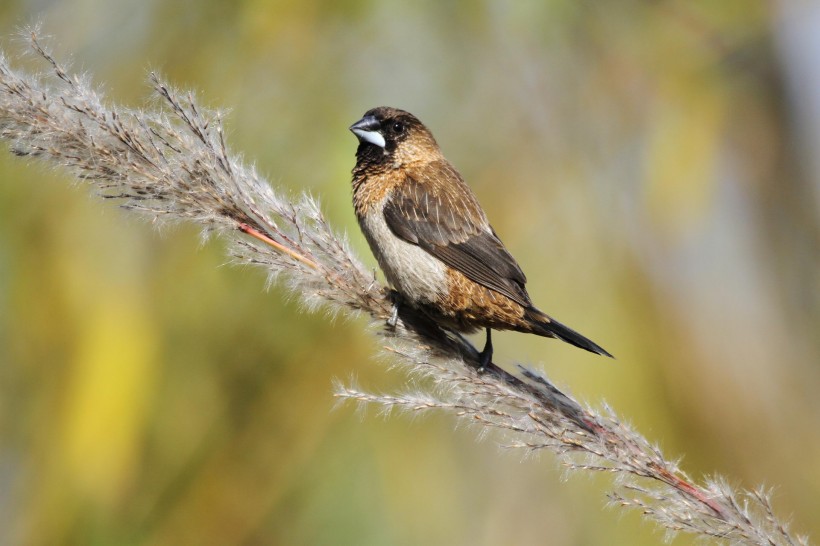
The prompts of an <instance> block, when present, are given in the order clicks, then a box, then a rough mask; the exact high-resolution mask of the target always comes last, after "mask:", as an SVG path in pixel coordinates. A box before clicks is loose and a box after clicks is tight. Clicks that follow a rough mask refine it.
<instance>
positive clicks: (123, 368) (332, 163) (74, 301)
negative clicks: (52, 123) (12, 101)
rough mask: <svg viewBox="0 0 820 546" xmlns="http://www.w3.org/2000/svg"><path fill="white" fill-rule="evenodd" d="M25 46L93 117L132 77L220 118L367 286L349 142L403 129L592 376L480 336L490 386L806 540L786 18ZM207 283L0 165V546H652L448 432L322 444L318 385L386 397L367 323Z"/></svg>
mask: <svg viewBox="0 0 820 546" xmlns="http://www.w3.org/2000/svg"><path fill="white" fill-rule="evenodd" d="M37 21H42V22H43V25H44V27H43V33H44V34H50V35H51V36H52V37H53V38H52V41H51V42H50V43H51V46H52V48H53V49H54V50H55V52H56V53H57V56H58V58H62V59H64V60H71V61H72V62H73V66H74V69H75V70H78V71H88V72H89V73H91V74H93V76H94V78H95V80H96V81H97V82H98V83H99V85H100V87H101V89H102V90H103V92H104V93H106V94H107V96H108V98H109V99H110V100H111V101H116V102H117V103H123V104H126V105H129V106H133V107H150V106H152V105H154V104H155V102H154V101H153V100H152V99H150V92H149V87H148V86H147V85H146V83H145V80H146V76H147V74H148V72H149V71H150V70H157V71H159V72H161V73H162V74H163V75H164V76H165V77H166V78H167V79H168V80H169V81H170V82H171V83H172V84H174V85H176V86H179V87H183V88H190V89H193V90H194V91H195V92H196V93H197V94H198V96H199V98H200V101H201V102H202V103H203V104H204V105H207V106H210V107H219V108H228V109H230V110H231V114H230V117H229V119H228V122H227V129H228V142H229V146H230V147H231V148H232V149H233V150H234V151H235V152H241V153H242V154H244V156H245V157H246V158H247V161H249V162H254V163H255V164H256V165H257V166H258V168H259V170H260V172H262V173H263V174H264V175H266V176H267V177H268V179H269V180H270V181H271V183H272V184H274V185H275V186H277V187H278V188H283V189H286V190H287V191H289V192H291V193H296V192H300V191H303V190H308V191H310V192H312V193H313V194H315V195H317V196H319V197H320V199H321V200H322V202H323V206H324V209H325V210H326V212H327V215H328V216H329V217H330V219H331V220H332V222H333V223H334V225H335V226H337V228H338V230H346V231H348V232H349V233H350V235H351V238H352V239H353V243H354V245H355V247H356V248H357V250H358V252H359V253H360V254H361V256H362V257H363V258H364V259H365V260H366V261H367V263H368V264H371V265H373V266H374V267H375V261H374V260H373V259H372V257H371V255H370V253H369V251H368V249H367V246H366V244H365V242H364V240H363V238H362V237H361V235H360V234H359V231H358V228H357V226H356V224H355V219H354V216H353V212H352V208H351V205H350V183H349V176H350V175H349V172H350V169H351V168H352V166H353V164H354V157H353V156H354V152H355V149H356V141H355V138H354V137H353V135H351V134H350V133H349V132H348V131H347V127H348V126H349V125H350V124H351V123H352V122H354V121H356V120H357V119H359V117H360V116H361V114H362V113H363V112H364V111H365V110H367V109H369V108H371V107H373V106H377V105H391V106H397V107H401V108H404V109H407V110H409V111H411V112H413V113H415V114H416V115H417V116H418V117H419V118H421V119H422V121H424V122H425V123H426V124H427V125H428V126H429V127H430V128H431V130H432V131H433V132H434V134H435V135H436V137H437V139H438V141H439V143H440V144H441V146H442V148H443V150H444V152H445V154H446V155H447V157H448V158H449V159H450V160H451V161H452V162H453V163H454V164H455V165H456V166H457V168H459V169H460V171H461V172H462V174H463V175H464V176H465V178H466V180H467V181H468V182H469V183H470V185H471V186H472V187H473V188H474V190H475V191H476V193H477V194H478V196H479V198H480V200H481V201H482V203H483V204H484V207H485V208H486V210H487V213H488V215H489V217H490V218H491V220H492V221H493V224H494V227H495V229H496V231H497V232H498V233H499V234H500V235H501V237H502V238H503V240H504V241H505V243H506V244H507V246H508V247H509V248H510V249H511V251H512V252H513V254H514V255H515V256H516V257H517V258H518V260H519V262H520V263H521V265H522V267H523V269H524V270H525V271H526V273H527V275H528V277H529V279H530V282H529V284H528V287H529V290H530V293H531V295H532V296H533V299H534V301H535V302H536V303H537V305H538V306H539V307H541V308H542V309H545V310H547V311H549V312H550V313H551V314H553V315H555V316H556V317H557V318H559V319H560V320H562V321H563V322H565V323H567V324H569V325H571V326H573V327H575V328H577V329H579V330H580V331H581V332H583V333H584V334H586V335H588V336H589V337H591V338H592V339H594V340H595V341H597V342H598V343H600V344H601V345H603V346H604V347H606V348H607V349H608V350H610V351H611V352H612V353H613V354H615V355H616V356H617V360H616V361H608V360H604V359H602V358H599V357H595V356H593V355H590V354H587V353H585V352H582V351H579V350H577V349H575V348H573V347H570V346H569V345H565V344H560V343H557V342H553V341H548V340H544V339H541V338H536V337H534V336H524V335H521V334H515V333H502V334H498V335H497V336H496V337H495V338H494V339H496V340H497V343H496V355H497V357H498V360H499V362H500V363H502V364H505V365H507V366H508V367H512V366H513V365H514V364H515V363H516V362H523V363H528V364H532V365H535V366H538V367H540V368H542V369H544V370H545V371H546V373H547V374H548V375H549V376H550V377H551V378H552V379H553V380H555V381H556V382H557V383H558V384H559V385H562V386H565V387H567V388H568V389H569V390H570V391H572V392H573V393H574V394H575V395H576V396H578V397H580V398H581V399H583V400H586V401H588V402H590V403H592V404H593V405H600V404H601V403H602V401H604V400H606V401H607V402H608V403H610V404H611V405H612V406H613V407H614V408H615V409H616V411H617V412H618V413H619V415H620V416H621V417H622V418H624V419H625V420H627V421H630V422H632V423H633V424H634V425H635V426H636V427H637V429H638V430H639V431H641V432H642V433H643V434H645V435H646V436H647V437H648V438H649V439H650V440H652V441H653V442H656V443H657V444H659V445H660V446H661V448H662V449H663V450H664V451H665V453H666V455H667V456H668V457H670V458H676V457H683V458H684V459H683V463H682V464H683V467H684V468H685V469H686V471H687V472H689V473H690V475H692V476H693V477H694V478H696V479H701V478H703V477H705V476H712V475H714V474H720V475H723V476H725V477H726V478H727V479H728V480H729V482H730V483H732V484H734V485H736V486H739V487H746V488H753V487H756V486H758V485H761V484H764V485H767V486H771V487H773V488H774V499H775V507H776V510H777V512H778V514H779V515H780V516H781V517H783V518H784V519H791V520H792V521H793V526H794V528H795V529H796V530H797V531H799V532H802V533H808V534H810V535H812V536H813V538H814V540H820V518H818V517H817V515H818V514H819V513H820V396H818V394H817V393H818V391H820V153H818V150H820V5H818V4H817V3H816V2H811V1H809V0H806V1H800V0H778V1H757V0H723V1H721V2H705V1H694V2H692V1H683V0H658V1H652V2H649V1H644V2H637V1H623V2H576V1H567V0H549V1H537V2H536V1H520V2H499V1H485V2H464V1H462V2H432V1H430V2H416V3H410V2H398V1H386V2H368V1H365V0H346V1H341V2H340V1H335V2H330V1H325V2H320V1H305V0H299V1H295V0H285V1H267V0H266V1H260V0H241V1H233V2H223V1H217V0H199V1H196V2H195V1H192V0H161V1H160V0H113V1H111V0H59V1H57V0H4V1H3V2H2V3H1V4H0V44H2V48H3V49H4V50H5V51H6V52H9V53H18V52H20V51H21V50H22V49H23V46H22V45H21V44H20V42H19V40H17V39H16V38H15V34H16V32H17V30H18V29H19V27H20V26H22V25H25V24H30V23H33V22H37ZM17 64H18V66H22V67H29V68H30V67H32V66H36V67H37V68H38V69H43V70H44V69H45V67H44V66H42V65H32V64H31V63H30V61H25V60H22V61H18V63H17ZM226 262H227V259H226V257H225V254H224V248H223V246H222V245H221V244H220V242H219V241H212V242H209V243H208V244H205V245H201V244H200V243H199V239H198V232H197V229H196V228H195V227H191V226H182V227H178V228H172V229H166V230H163V231H162V232H161V233H158V232H156V231H155V230H154V229H153V228H152V227H151V226H150V225H149V223H147V222H144V221H142V220H140V219H137V218H134V217H133V216H131V215H129V214H127V213H125V212H123V211H121V210H119V209H118V208H116V206H114V204H112V203H111V202H102V201H101V200H99V199H96V198H94V197H93V196H90V195H89V192H88V191H87V190H86V189H85V188H84V187H82V186H81V185H78V184H76V183H75V182H74V181H73V180H71V179H70V178H68V177H66V176H65V175H64V174H63V173H60V172H54V171H52V170H50V169H47V168H45V167H43V166H41V165H38V164H36V163H31V162H28V161H24V160H20V159H16V158H13V157H12V156H11V155H10V154H8V153H5V152H4V153H3V154H0V544H3V545H5V544H10V545H18V544H20V545H53V544H95V545H157V546H160V545H187V544H196V545H211V544H214V545H226V546H229V545H263V544H311V545H325V544H327V545H331V544H333V545H335V544H357V545H383V544H399V545H414V544H442V545H443V544H471V545H495V544H516V545H530V544H532V545H534V544H551V545H599V544H630V545H641V544H657V543H658V542H660V541H662V539H663V533H662V532H660V531H658V530H656V529H654V528H653V527H652V526H651V525H649V524H647V523H646V522H643V521H642V520H641V518H640V517H639V516H638V515H637V514H633V513H627V514H626V515H625V514H624V513H623V512H622V511H621V510H619V509H616V508H607V507H606V498H605V495H604V494H605V492H606V491H607V490H608V487H609V485H610V483H611V482H610V480H609V478H608V477H606V476H598V477H593V478H586V477H581V476H577V475H570V476H567V475H565V473H564V471H563V470H562V469H561V467H560V466H559V465H557V464H556V461H555V459H554V457H553V456H552V455H550V454H544V455H542V456H541V457H540V458H536V459H531V458H524V457H523V456H522V454H521V453H519V452H515V451H512V452H510V451H506V450H504V449H503V448H500V447H499V440H500V439H499V438H496V437H492V436H490V437H489V438H486V439H484V440H481V441H479V440H478V439H477V437H476V434H475V431H474V430H471V429H469V428H463V427H458V428H457V427H456V426H455V425H456V421H455V419H454V418H453V417H452V416H450V415H433V416H428V417H427V418H424V419H411V418H407V417H403V416H396V417H393V418H390V419H384V418H383V417H382V416H380V415H378V413H377V412H376V411H372V410H371V411H369V412H367V413H365V414H364V415H362V414H360V413H357V412H356V411H355V408H353V407H352V406H342V407H341V408H339V409H335V410H334V404H335V401H334V398H333V396H332V382H333V380H334V379H335V378H338V379H342V380H345V381H347V380H350V379H351V378H355V380H356V381H357V382H358V384H360V385H361V386H363V387H365V388H369V389H373V390H379V391H390V390H395V389H400V388H401V387H402V385H404V384H405V382H406V378H404V377H403V376H402V375H401V374H400V373H398V372H396V371H389V370H387V367H386V366H385V363H384V362H382V361H380V360H378V359H376V358H374V356H373V355H374V354H375V352H376V349H377V346H378V344H379V342H378V340H377V339H375V338H374V337H373V336H372V335H371V334H370V333H368V332H367V331H366V330H365V328H364V327H365V325H366V321H365V320H364V319H359V320H346V321H345V320H343V321H339V320H337V321H332V322H330V321H327V320H326V319H325V318H324V317H323V316H321V314H314V315H310V314H305V313H303V312H302V311H301V310H300V308H299V305H298V303H296V302H295V301H294V298H293V297H289V296H288V295H287V294H286V293H285V292H284V291H283V290H282V289H281V288H279V287H276V286H274V287H273V288H272V289H271V290H270V291H265V290H264V275H263V274H262V273H261V272H260V271H255V270H252V269H243V268H236V267H231V266H226V265H225V264H226ZM479 342H480V340H479ZM672 543H673V544H675V545H681V544H694V543H695V540H694V539H693V538H692V537H686V536H682V537H679V538H677V539H675V540H674V541H673V542H672Z"/></svg>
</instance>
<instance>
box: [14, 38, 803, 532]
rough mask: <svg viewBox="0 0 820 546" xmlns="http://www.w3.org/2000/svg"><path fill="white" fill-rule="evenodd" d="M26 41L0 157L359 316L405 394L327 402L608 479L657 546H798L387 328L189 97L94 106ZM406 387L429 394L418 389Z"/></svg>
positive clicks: (542, 394)
mask: <svg viewBox="0 0 820 546" xmlns="http://www.w3.org/2000/svg"><path fill="white" fill-rule="evenodd" d="M27 39H28V42H29V44H30V46H31V49H32V51H33V52H34V54H35V55H36V56H38V57H39V58H41V59H42V60H43V61H45V63H46V64H47V66H48V67H49V70H50V75H48V76H43V77H41V76H35V75H31V74H28V73H24V72H18V71H15V70H14V69H13V68H12V66H11V64H10V63H9V61H8V59H7V58H6V57H5V56H3V55H2V54H0V138H2V139H3V140H5V141H6V142H8V143H9V145H10V148H11V151H12V153H14V154H16V155H18V156H23V157H31V158H38V159H41V160H42V161H44V162H46V163H47V164H49V165H53V166H55V167H60V168H64V169H68V170H69V171H71V172H72V173H73V174H74V175H75V176H76V177H77V178H79V179H81V180H83V181H84V182H86V183H87V184H88V185H89V186H91V187H92V188H93V189H94V190H95V191H96V193H97V194H98V195H100V196H101V197H103V198H106V199H113V200H116V201H118V202H119V203H120V204H121V206H123V207H124V208H126V209H129V210H132V211H134V212H135V213H138V214H141V215H143V216H146V217H148V218H150V219H151V220H153V221H159V222H167V221H187V222H192V223H194V224H197V225H199V226H201V228H202V229H203V234H204V236H211V235H214V234H216V235H219V236H221V237H223V238H224V239H226V240H227V242H228V248H229V249H230V253H231V255H232V257H233V259H234V260H235V261H236V262H238V263H242V264H251V265H256V266H260V267H261V268H263V269H264V270H265V271H267V273H268V275H269V281H270V282H274V281H280V282H284V283H285V284H286V285H287V286H288V287H289V288H290V290H291V291H292V292H293V293H294V294H296V295H298V296H299V297H300V298H301V301H303V302H304V303H305V304H306V306H307V307H308V308H309V309H311V310H313V309H317V308H322V309H330V310H332V311H333V312H335V313H339V314H355V313H365V314H367V315H368V316H369V317H370V318H371V319H372V324H373V327H374V328H375V329H377V331H378V332H379V333H380V335H381V336H382V337H383V339H384V343H385V345H386V346H385V348H384V350H385V351H386V353H387V354H388V355H389V357H390V362H391V363H394V364H395V365H396V366H397V367H400V368H401V369H402V370H403V371H405V372H408V373H409V375H410V376H411V377H413V378H414V380H413V381H411V384H412V385H413V388H411V389H410V390H409V391H408V392H405V393H398V394H372V393H369V392H366V391H363V390H361V389H359V388H356V387H353V386H346V385H345V384H342V383H339V384H337V385H336V389H335V391H336V396H337V397H339V399H341V400H353V401H356V402H358V403H360V404H362V405H366V406H370V405H376V406H379V407H380V408H381V409H382V410H383V411H386V412H390V411H392V410H393V409H397V410H402V411H404V412H409V413H413V414H417V413H423V412H428V411H431V410H441V411H445V412H448V413H451V414H453V415H455V416H457V417H458V418H460V419H462V420H466V421H467V422H469V423H473V424H476V425H478V426H479V427H480V430H483V431H491V430H498V431H501V432H502V433H504V437H505V441H507V443H508V444H509V445H510V446H512V447H515V448H518V449H523V450H525V451H528V452H537V451H542V450H548V451H550V452H552V453H553V454H555V456H556V457H557V459H558V460H559V461H560V462H561V463H562V464H563V465H565V466H566V467H567V468H568V469H570V470H573V471H580V472H589V471H591V472H604V473H608V474H611V475H613V476H614V477H615V479H614V480H613V488H614V490H613V491H612V492H610V493H609V502H610V504H612V505H614V506H619V507H624V508H630V509H637V510H638V511H639V512H640V513H641V514H642V515H643V516H645V517H646V518H647V519H649V520H652V521H654V522H656V523H657V524H659V525H661V526H662V527H663V528H665V529H666V530H667V531H668V532H669V533H670V534H674V533H677V532H679V531H682V532H687V533H691V534H694V535H697V536H699V537H703V538H714V539H719V540H721V541H724V542H728V543H733V544H759V545H794V544H808V539H806V538H805V537H797V536H794V535H793V534H791V532H790V531H789V529H788V527H787V526H786V525H785V524H784V523H782V522H781V520H779V519H778V518H777V517H776V516H775V515H774V511H773V509H772V506H771V503H770V500H769V494H768V493H767V492H766V491H764V490H755V491H737V490H735V489H733V488H732V487H731V486H729V484H728V483H727V482H726V480H724V479H723V478H719V477H717V478H713V479H709V480H706V481H705V482H704V483H697V482H695V481H694V480H693V479H691V478H690V477H688V476H687V475H686V474H685V473H684V472H683V471H682V470H681V469H680V468H679V467H678V464H677V463H676V462H675V461H671V460H668V459H666V458H665V457H664V456H663V454H662V453H661V451H660V450H659V449H658V448H657V447H656V446H654V445H652V444H650V443H649V442H648V441H647V440H646V439H645V438H643V437H642V436H641V435H640V434H638V433H637V432H636V431H635V430H633V429H632V428H631V427H630V426H628V425H626V424H624V423H623V422H621V420H619V419H618V418H617V416H616V414H615V412H614V411H613V410H611V409H610V408H607V407H603V408H602V409H600V410H599V409H594V408H591V407H586V406H583V405H581V404H579V403H578V402H577V401H576V400H574V399H573V398H572V397H570V396H568V395H566V394H564V393H563V392H561V391H560V390H559V389H557V388H556V387H555V386H554V385H553V384H552V383H551V382H550V381H549V380H548V379H547V378H546V377H545V376H544V375H542V374H541V373H539V372H537V371H534V370H531V369H527V368H520V369H519V370H518V373H517V374H511V373H509V372H507V371H505V370H503V369H501V368H499V367H497V366H495V365H494V364H491V365H490V366H488V367H487V368H486V369H485V370H484V371H483V372H479V370H478V369H477V366H478V352H477V351H476V349H475V348H474V347H473V346H472V345H471V344H470V343H469V342H468V341H466V340H465V339H464V338H463V337H461V336H459V335H457V334H454V333H451V332H447V331H444V330H442V329H441V328H439V327H438V326H437V325H435V324H431V323H429V322H428V321H427V320H426V319H425V318H424V317H422V316H418V315H416V314H414V313H413V311H412V310H410V309H407V308H402V311H401V315H400V317H401V319H402V320H401V321H400V322H399V325H398V326H397V327H396V328H395V329H391V328H388V327H387V326H386V324H385V322H386V320H387V319H388V318H389V316H390V311H391V307H392V303H391V296H390V293H389V291H388V290H387V289H386V288H385V287H383V286H381V285H379V284H378V283H377V282H376V280H375V279H374V278H373V273H372V272H369V271H367V270H366V269H365V268H364V267H363V266H362V264H361V262H359V260H358V259H357V258H356V256H354V255H353V253H352V252H351V251H350V248H349V246H348V243H347V241H346V239H345V238H344V237H342V236H340V235H339V234H337V233H335V232H334V231H333V230H332V229H331V227H330V225H329V224H328V223H327V221H326V220H325V218H324V216H323V214H322V212H321V208H320V207H319V205H318V203H317V202H316V201H315V200H314V199H313V198H312V197H310V196H308V195H302V196H300V197H298V198H296V199H289V198H286V197H284V196H282V195H280V194H278V193H277V192H276V191H274V190H273V189H272V188H271V186H270V185H269V184H268V183H267V182H266V181H264V180H263V179H261V178H260V177H259V175H258V174H257V173H256V171H255V170H254V169H253V167H250V166H247V165H245V164H244V163H243V162H242V161H240V160H239V159H238V158H237V156H236V155H234V154H232V153H231V152H230V151H229V149H228V147H227V145H226V143H225V140H224V133H223V131H222V122H221V114H220V113H219V112H210V111H205V110H203V109H201V108H200V107H198V106H197V104H196V101H195V99H194V97H193V96H192V94H190V93H184V92H179V91H177V90H174V89H173V88H171V87H169V86H168V85H167V84H166V83H164V82H163V81H162V80H161V79H160V78H159V77H157V76H156V75H151V77H150V83H151V85H152V87H153V91H154V94H155V95H156V97H157V98H158V99H159V103H160V106H159V107H158V108H157V109H156V110H151V111H147V110H135V109H129V108H121V107H117V106H114V105H109V104H106V103H105V101H104V99H103V97H101V96H100V95H98V93H97V92H96V91H95V90H94V88H93V87H92V86H91V85H90V83H89V79H88V78H87V77H85V76H77V75H73V74H70V73H69V71H67V70H66V69H64V68H63V67H62V66H61V65H60V64H59V63H58V62H57V61H56V60H55V59H54V57H53V56H52V55H51V54H50V53H49V52H48V51H47V50H46V49H44V48H43V47H42V45H41V43H40V41H39V40H38V37H37V32H36V30H32V31H30V33H29V36H28V37H27ZM419 380H421V381H419ZM422 384H424V385H431V387H430V388H429V390H424V391H422V390H421V387H419V386H418V385H422Z"/></svg>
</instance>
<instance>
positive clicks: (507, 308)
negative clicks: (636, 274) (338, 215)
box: [350, 107, 612, 367]
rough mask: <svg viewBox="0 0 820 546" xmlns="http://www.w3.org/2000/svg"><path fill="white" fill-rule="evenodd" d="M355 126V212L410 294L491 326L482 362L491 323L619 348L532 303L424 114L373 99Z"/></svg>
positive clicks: (436, 312) (427, 308)
mask: <svg viewBox="0 0 820 546" xmlns="http://www.w3.org/2000/svg"><path fill="white" fill-rule="evenodd" d="M350 130H351V131H352V132H353V133H354V134H355V135H356V137H357V138H358V139H359V147H358V149H357V150H356V166H355V167H354V168H353V205H354V207H355V209H356V217H357V218H358V220H359V225H360V226H361V228H362V232H364V236H365V238H366V239H367V242H368V243H369V244H370V249H371V250H372V251H373V254H374V255H375V256H376V260H377V261H378V262H379V266H381V268H382V271H383V272H384V274H385V276H386V277H387V281H388V282H389V283H390V285H391V286H392V287H393V288H394V289H395V290H396V291H397V292H398V293H399V294H400V296H401V300H402V302H403V303H407V304H409V305H411V306H413V307H414V308H416V309H419V310H421V311H422V312H424V313H425V314H426V315H428V316H430V317H431V318H432V319H433V320H435V321H436V322H438V323H440V324H442V325H443V326H445V327H448V328H450V329H453V330H455V331H458V332H465V333H470V332H474V331H476V330H477V329H479V328H486V330H487V342H486V344H485V346H484V349H483V350H482V352H481V356H480V360H481V365H482V367H483V366H486V365H488V364H489V363H490V362H491V360H492V354H493V346H492V339H491V334H490V332H491V330H492V329H496V330H517V331H519V332H527V333H533V334H537V335H539V336H545V337H554V338H558V339H561V340H563V341H566V342H567V343H571V344H572V345H575V346H576V347H580V348H582V349H586V350H587V351H591V352H593V353H597V354H599V355H606V356H610V357H611V356H612V355H610V354H609V353H608V352H606V351H605V350H604V349H602V348H601V347H599V346H598V345H596V344H595V343H593V342H592V341H590V340H589V339H587V338H585V337H584V336H582V335H581V334H579V333H578V332H576V331H575V330H572V329H570V328H568V327H566V326H564V325H563V324H561V323H560V322H558V321H556V320H554V319H552V318H551V317H549V316H547V315H546V314H544V313H542V312H541V311H539V310H538V309H536V308H535V307H534V306H533V304H532V301H531V300H530V296H529V294H527V290H526V288H524V284H525V283H526V282H527V277H525V276H524V272H523V271H521V268H520V267H519V266H518V263H516V261H515V259H514V258H513V257H512V256H511V255H510V253H509V252H508V251H507V249H506V248H505V247H504V243H502V242H501V239H499V238H498V235H496V233H495V231H494V230H493V228H492V227H491V226H490V223H489V222H488V221H487V215H486V214H484V211H483V210H482V208H481V205H479V204H478V199H476V196H475V194H473V192H472V190H470V188H469V187H468V186H467V184H465V183H464V180H463V179H462V178H461V175H460V174H459V173H458V171H456V169H455V168H454V167H453V166H452V165H451V164H450V162H449V161H447V160H446V159H445V158H444V156H443V155H442V153H441V150H439V147H438V144H437V143H436V141H435V139H434V138H433V135H432V134H431V133H430V131H429V130H428V129H427V127H425V126H424V125H423V124H422V123H421V122H420V121H419V120H418V119H417V118H416V117H415V116H413V115H412V114H410V113H409V112H405V111H403V110H398V109H396V108H388V107H379V108H374V109H372V110H368V111H367V112H366V113H365V115H364V117H363V118H362V119H361V120H359V121H357V122H356V123H354V124H353V125H352V126H351V127H350ZM397 311H398V308H397V307H396V308H394V309H393V318H392V319H391V321H392V322H393V323H394V324H395V320H396V316H397Z"/></svg>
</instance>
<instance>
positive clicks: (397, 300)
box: [387, 290, 401, 329]
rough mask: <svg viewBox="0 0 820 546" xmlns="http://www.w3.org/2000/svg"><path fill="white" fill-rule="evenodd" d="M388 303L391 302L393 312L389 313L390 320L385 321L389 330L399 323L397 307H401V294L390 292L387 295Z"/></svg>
mask: <svg viewBox="0 0 820 546" xmlns="http://www.w3.org/2000/svg"><path fill="white" fill-rule="evenodd" d="M389 297H390V301H392V302H393V310H392V311H391V312H390V318H389V319H387V326H388V327H389V328H391V329H395V328H396V324H398V322H399V307H400V306H401V294H399V293H398V292H396V291H395V290H391V291H390V293H389Z"/></svg>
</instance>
